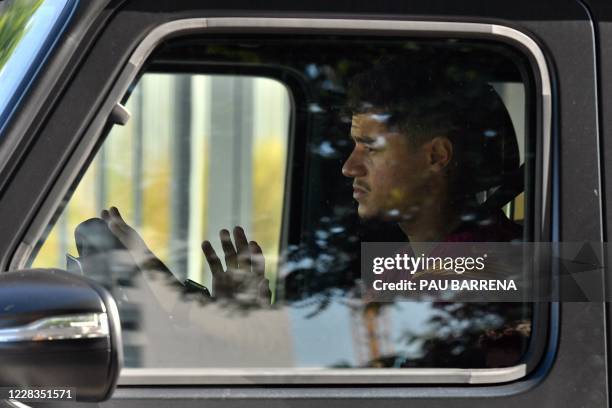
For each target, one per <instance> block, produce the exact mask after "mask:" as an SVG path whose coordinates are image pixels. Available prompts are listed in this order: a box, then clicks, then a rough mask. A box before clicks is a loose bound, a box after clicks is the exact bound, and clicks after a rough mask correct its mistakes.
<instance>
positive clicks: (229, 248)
mask: <svg viewBox="0 0 612 408" xmlns="http://www.w3.org/2000/svg"><path fill="white" fill-rule="evenodd" d="M219 237H220V238H221V246H222V247H223V252H224V254H225V265H226V267H227V270H224V269H223V265H222V264H221V261H220V260H219V257H218V256H217V254H216V252H215V250H214V249H213V247H212V245H211V244H210V242H209V241H204V242H202V251H203V252H204V255H205V256H206V260H207V261H208V265H209V266H210V270H211V272H212V275H213V296H214V297H215V298H219V299H223V298H224V299H233V300H236V301H238V302H239V303H244V304H245V305H248V304H253V303H256V304H259V305H262V306H268V305H270V301H271V299H272V292H271V291H270V287H269V285H270V283H269V281H268V279H266V277H265V260H264V256H263V252H262V251H261V248H260V247H259V245H258V244H257V242H255V241H251V242H249V241H248V240H247V238H246V235H245V233H244V230H243V229H242V228H241V227H236V228H234V241H235V243H236V246H234V244H233V243H232V239H231V237H230V233H229V231H228V230H225V229H223V230H221V231H220V232H219Z"/></svg>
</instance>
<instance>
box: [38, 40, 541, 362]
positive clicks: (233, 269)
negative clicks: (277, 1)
mask: <svg viewBox="0 0 612 408" xmlns="http://www.w3.org/2000/svg"><path fill="white" fill-rule="evenodd" d="M296 50H299V52H298V51H296ZM528 67H529V64H528V62H527V59H526V58H525V57H524V56H523V55H522V54H520V53H519V52H517V51H515V50H513V49H512V48H510V47H508V46H506V45H502V44H497V43H494V42H491V41H484V40H482V41H481V40H466V39H458V38H448V39H436V40H426V39H407V38H379V39H372V38H355V37H353V38H340V37H329V36H303V37H302V36H294V37H292V38H290V39H287V38H281V37H274V36H255V37H240V36H237V35H236V36H234V37H232V38H228V37H221V36H208V37H189V38H180V39H175V40H171V41H169V42H166V43H164V44H163V45H162V46H160V47H159V48H158V49H157V50H156V52H155V53H154V54H153V55H152V56H151V57H150V59H149V60H148V62H147V64H146V65H145V67H144V68H143V71H142V73H141V75H140V76H139V78H138V79H137V81H136V82H135V83H134V84H133V86H132V87H131V88H130V91H129V92H128V94H127V95H126V96H125V98H124V102H125V103H124V104H125V107H126V109H127V110H128V111H129V112H131V119H130V120H129V122H128V123H127V124H126V125H125V126H123V127H120V126H113V127H112V129H111V130H110V132H108V133H107V135H106V136H105V137H104V138H102V139H101V140H100V145H99V148H98V149H97V152H96V153H95V156H93V157H91V158H90V159H91V160H90V163H89V165H88V166H87V167H86V168H84V169H82V171H81V174H80V177H79V179H78V180H77V181H76V182H75V184H74V186H73V189H72V191H71V193H69V195H68V196H67V197H66V200H65V203H64V205H63V206H62V208H60V209H59V210H58V212H57V214H56V217H55V219H54V221H53V222H52V223H50V224H49V226H48V229H47V233H46V234H45V236H44V237H43V238H41V240H40V242H39V244H38V248H37V251H35V254H34V255H33V256H32V258H31V260H30V261H31V264H32V266H35V267H50V266H57V267H64V268H68V269H69V270H71V271H73V272H75V273H82V274H85V275H88V276H91V277H93V278H95V279H97V280H99V281H100V282H102V283H103V284H105V285H106V286H107V287H108V288H109V289H111V290H112V291H113V294H114V296H115V298H116V299H117V302H118V304H119V309H120V313H121V317H122V324H123V325H124V330H125V339H124V347H125V356H126V366H127V367H131V368H252V369H262V368H289V369H297V368H300V369H301V368H326V369H332V368H360V369H366V368H395V369H398V370H399V371H400V372H401V369H404V368H411V367H429V368H496V367H510V366H513V365H517V364H520V363H521V362H523V361H524V356H525V353H526V352H527V350H528V346H529V344H530V341H531V339H532V337H533V335H537V333H534V334H533V335H532V332H531V321H532V315H533V305H532V304H530V303H519V302H513V303H501V302H500V303H492V302H489V303H483V302H471V303H457V302H425V301H422V302H414V301H402V300H397V301H391V302H385V303H380V302H371V301H368V300H367V299H366V298H365V297H364V296H363V292H362V291H361V283H362V282H361V276H360V251H361V250H360V248H361V244H362V243H365V242H403V243H405V244H407V245H409V244H410V242H424V241H427V242H474V241H476V242H510V241H530V240H533V237H534V235H535V234H536V231H537V226H536V225H535V223H534V222H533V219H534V215H533V208H534V198H533V197H532V196H533V193H532V192H533V188H534V187H533V185H532V183H533V182H532V180H533V174H532V173H533V160H534V159H535V154H534V151H535V149H534V146H535V136H536V135H535V134H534V133H535V132H534V131H533V128H534V126H533V123H534V113H533V109H534V108H533V107H534V106H535V103H536V100H535V96H533V95H534V86H533V83H532V79H531V77H530V74H529V72H530V71H529V68H528ZM509 180H510V182H509ZM517 180H518V182H517ZM517 186H518V187H517ZM236 227H240V228H236Z"/></svg>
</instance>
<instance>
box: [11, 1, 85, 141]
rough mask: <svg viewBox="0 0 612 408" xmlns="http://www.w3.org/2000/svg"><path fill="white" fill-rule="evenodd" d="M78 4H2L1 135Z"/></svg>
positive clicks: (63, 2) (59, 2)
mask: <svg viewBox="0 0 612 408" xmlns="http://www.w3.org/2000/svg"><path fill="white" fill-rule="evenodd" d="M75 4H76V1H72V0H60V1H45V0H7V1H3V2H1V3H0V82H2V87H0V133H1V131H2V129H3V128H4V126H5V123H6V121H7V119H8V118H9V117H10V115H11V113H12V111H13V110H14V109H15V108H16V107H17V104H18V102H19V100H20V99H21V97H22V96H23V94H24V93H25V91H26V89H27V88H28V86H29V83H30V82H31V81H32V80H33V78H34V76H35V74H36V72H37V71H38V70H39V69H40V67H41V66H42V64H43V62H44V60H45V58H46V55H47V54H48V53H49V51H50V50H51V49H52V46H53V44H54V42H55V41H56V40H57V38H58V36H59V35H60V34H61V31H62V29H63V27H64V26H65V24H66V23H67V22H68V21H69V18H70V15H71V13H72V10H73V9H74V7H75Z"/></svg>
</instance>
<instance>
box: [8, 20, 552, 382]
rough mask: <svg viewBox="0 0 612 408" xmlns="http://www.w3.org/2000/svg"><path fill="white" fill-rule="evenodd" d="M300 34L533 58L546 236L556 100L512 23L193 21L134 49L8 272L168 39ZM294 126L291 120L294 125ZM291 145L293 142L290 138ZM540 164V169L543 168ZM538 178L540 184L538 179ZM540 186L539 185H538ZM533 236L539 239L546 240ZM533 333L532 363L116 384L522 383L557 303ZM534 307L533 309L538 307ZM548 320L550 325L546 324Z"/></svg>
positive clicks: (537, 53)
mask: <svg viewBox="0 0 612 408" xmlns="http://www.w3.org/2000/svg"><path fill="white" fill-rule="evenodd" d="M237 30H239V31H241V32H245V33H249V32H261V31H263V32H270V31H274V32H284V33H287V32H299V33H313V32H314V33H319V34H321V33H325V34H329V33H337V34H342V35H344V36H350V35H351V34H360V35H364V34H365V35H401V36H404V35H405V36H413V37H425V38H430V37H446V36H461V37H464V38H468V39H493V40H498V41H501V42H504V43H507V44H509V45H512V46H514V47H516V48H518V49H520V50H521V51H523V52H524V54H525V55H526V56H527V57H528V58H529V59H530V61H531V62H532V64H531V65H532V66H531V67H532V68H534V69H535V73H536V74H538V75H534V77H535V82H536V88H537V91H536V92H535V94H536V96H537V97H538V99H537V101H536V104H535V105H536V111H537V114H536V115H535V118H534V119H535V120H534V122H535V123H533V124H532V125H535V126H536V143H537V149H536V151H538V152H542V155H541V156H540V157H541V158H542V161H541V163H540V161H538V160H536V169H535V175H536V180H537V181H536V191H534V193H535V194H534V205H535V209H539V208H541V212H536V211H534V225H537V226H540V230H538V229H536V231H539V232H540V233H541V236H544V237H549V236H550V234H549V232H548V231H549V229H550V218H549V212H548V211H549V205H548V203H549V202H550V191H551V180H550V177H549V174H550V172H551V168H550V163H551V146H552V133H551V127H552V102H551V79H550V73H549V68H548V65H547V62H546V58H545V55H544V53H543V51H542V50H541V48H540V47H539V46H538V44H537V43H536V42H535V41H534V40H533V39H532V38H531V37H529V36H528V35H526V34H524V33H523V32H521V31H518V30H516V29H514V28H511V27H508V26H504V25H499V24H488V23H466V22H440V21H398V20H392V21H390V20H364V19H309V18H233V17H219V18H192V19H179V20H174V21H171V22H167V23H164V24H161V25H158V26H157V27H155V28H153V29H152V30H151V31H150V32H149V33H148V34H147V35H146V36H145V37H144V38H143V39H142V41H141V42H140V43H139V45H138V46H137V47H136V49H135V50H134V51H133V52H132V54H131V56H130V57H129V59H128V62H127V63H126V64H125V66H124V67H123V68H122V69H121V71H120V73H119V75H118V77H117V80H116V81H115V82H114V84H113V86H112V89H111V91H110V92H109V94H108V95H107V97H106V98H105V100H104V102H103V104H102V105H101V108H100V109H99V110H98V112H97V114H96V116H95V119H94V120H93V121H92V122H91V124H90V126H89V128H88V129H87V130H86V134H85V136H84V137H83V139H82V140H81V141H80V142H79V144H78V146H77V147H76V149H75V151H74V152H73V154H72V155H71V157H70V159H69V161H68V163H67V164H66V166H65V167H64V170H63V171H62V173H61V175H60V177H58V179H57V180H56V182H55V184H54V185H53V187H52V191H51V192H50V194H49V196H48V198H47V199H46V200H45V201H44V203H43V205H42V206H41V208H40V210H39V211H38V213H37V215H36V216H35V218H34V220H33V222H32V224H31V225H30V228H29V229H28V231H27V232H26V234H25V237H24V239H22V240H21V243H20V244H19V246H18V248H17V250H16V251H15V253H14V254H13V256H12V258H11V261H10V269H18V268H19V267H21V266H22V265H23V263H24V262H25V261H26V260H27V259H28V257H29V254H30V252H31V251H32V249H33V247H32V245H31V244H29V243H36V242H37V241H38V238H39V237H40V236H41V235H42V233H43V230H44V229H45V228H46V226H47V224H48V223H49V221H50V220H51V218H52V216H53V214H55V213H56V210H57V208H58V207H59V206H60V204H61V201H62V199H63V198H64V197H65V195H66V193H67V192H68V191H69V188H70V186H72V184H73V183H72V181H74V180H75V179H76V177H77V176H78V174H80V172H81V171H82V168H83V166H85V165H87V163H88V161H89V160H90V159H91V157H93V154H92V153H93V152H95V150H96V149H97V147H98V145H99V143H100V135H103V134H106V132H105V130H107V129H108V126H109V117H111V115H112V113H113V110H114V109H115V108H116V106H117V104H119V103H120V102H121V101H122V99H123V98H124V96H125V95H126V93H127V91H128V88H129V86H130V85H131V84H132V83H133V81H134V80H135V79H136V78H137V76H138V75H139V73H140V68H141V67H142V66H143V65H144V64H145V63H146V61H147V59H148V57H149V56H150V55H151V53H152V52H153V51H154V50H155V48H156V47H157V46H158V45H159V44H161V43H162V42H163V41H165V40H168V39H170V38H175V37H178V36H182V35H192V34H202V33H209V32H215V33H219V32H232V33H235V32H237ZM294 125H295V123H294V122H293V120H292V122H291V125H290V128H291V129H292V130H293V128H294ZM290 143H293V142H292V141H290ZM540 164H541V167H540ZM540 182H541V185H539V183H540ZM538 187H541V188H538ZM541 236H536V239H538V238H541ZM536 306H537V309H541V310H539V311H537V310H536V312H535V314H534V326H535V327H536V329H535V330H534V332H539V333H541V335H540V336H537V337H536V340H537V341H535V342H534V341H532V342H531V343H535V344H533V347H531V346H530V350H529V352H528V356H527V357H526V358H527V361H526V362H525V363H522V364H519V365H517V366H513V367H507V368H496V369H450V368H404V369H401V370H398V369H341V370H333V369H322V370H312V369H278V370H276V369H273V370H270V369H263V368H262V369H259V368H258V369H252V370H244V369H236V370H231V371H232V372H230V370H227V369H181V370H180V371H181V373H180V374H178V375H177V370H176V369H172V370H167V369H146V368H145V369H124V370H123V372H122V376H121V378H120V379H119V385H187V384H189V385H211V384H214V385H220V384H231V385H235V384H260V385H264V384H274V385H278V384H318V385H320V384H349V385H357V384H384V385H389V384H433V383H435V384H440V383H444V384H496V383H505V382H510V381H514V380H517V379H519V378H522V377H524V376H526V375H527V374H528V373H529V372H531V371H532V370H533V369H534V368H535V367H536V366H537V364H538V363H539V362H540V361H541V358H542V357H543V356H544V351H545V349H546V346H547V342H548V341H549V342H550V344H548V346H549V347H548V349H549V351H552V352H554V349H555V348H556V347H555V346H556V345H555V343H556V335H555V333H554V332H555V331H556V330H558V327H559V325H558V307H557V306H555V305H551V307H550V310H549V309H548V305H546V304H536ZM535 309H536V308H535V307H534V310H535ZM549 325H550V326H549Z"/></svg>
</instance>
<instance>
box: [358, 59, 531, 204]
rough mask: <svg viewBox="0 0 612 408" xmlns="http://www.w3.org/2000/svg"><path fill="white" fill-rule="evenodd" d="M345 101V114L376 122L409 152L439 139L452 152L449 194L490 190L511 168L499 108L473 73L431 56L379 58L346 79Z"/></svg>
mask: <svg viewBox="0 0 612 408" xmlns="http://www.w3.org/2000/svg"><path fill="white" fill-rule="evenodd" d="M348 100H349V102H348V107H349V110H350V112H351V113H352V114H358V113H368V112H372V113H381V114H384V115H385V119H386V124H387V126H388V127H390V128H391V129H397V130H399V131H401V132H403V133H405V134H406V135H407V136H408V137H409V138H410V139H411V141H413V142H414V143H415V144H417V145H420V144H422V143H424V142H425V141H427V140H430V139H432V138H434V137H436V136H445V137H447V138H448V139H449V140H450V141H451V143H452V144H453V155H454V158H453V161H452V163H451V166H449V171H450V177H451V186H452V189H453V193H455V194H473V193H476V192H479V191H483V190H487V189H489V188H492V187H495V186H497V185H499V184H500V183H501V181H502V180H503V178H504V177H505V175H507V174H511V173H514V172H516V171H517V169H518V168H519V153H518V145H517V141H516V136H515V132H514V128H513V126H512V121H511V119H510V116H509V114H508V112H507V110H506V107H505V106H504V103H503V101H502V100H501V98H500V97H499V95H498V94H497V92H496V91H495V89H494V88H493V87H492V86H491V85H490V84H489V83H488V82H487V81H486V80H484V79H482V78H479V76H478V72H477V71H476V70H474V69H473V68H472V69H470V68H462V67H461V66H460V65H459V64H454V63H449V59H445V58H443V57H437V56H436V55H435V54H432V53H419V52H410V53H408V54H406V55H404V56H402V57H392V58H390V57H387V58H384V59H382V60H380V61H378V62H376V63H375V64H374V65H373V67H372V68H371V69H370V70H368V71H366V72H362V73H360V74H358V75H356V76H355V77H354V78H353V79H352V81H351V83H350V86H349V91H348Z"/></svg>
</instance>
